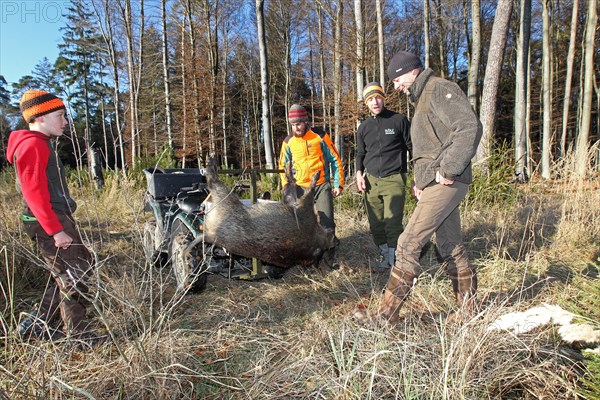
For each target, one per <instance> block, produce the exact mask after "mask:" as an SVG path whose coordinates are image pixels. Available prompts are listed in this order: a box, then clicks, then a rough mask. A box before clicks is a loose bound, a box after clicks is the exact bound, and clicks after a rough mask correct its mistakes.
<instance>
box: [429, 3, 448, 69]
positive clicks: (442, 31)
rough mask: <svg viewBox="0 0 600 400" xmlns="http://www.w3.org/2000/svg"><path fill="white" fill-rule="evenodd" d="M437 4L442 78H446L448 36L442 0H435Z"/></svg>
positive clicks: (436, 12) (436, 14) (436, 17)
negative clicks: (446, 37) (446, 42)
mask: <svg viewBox="0 0 600 400" xmlns="http://www.w3.org/2000/svg"><path fill="white" fill-rule="evenodd" d="M433 2H434V4H435V20H436V24H437V29H438V32H439V36H440V40H439V43H438V48H439V52H440V54H439V59H440V71H439V72H440V76H441V77H442V78H445V77H446V76H447V75H448V67H447V66H446V64H447V63H446V50H445V48H444V38H445V36H446V28H445V26H444V19H443V10H442V2H441V0H433Z"/></svg>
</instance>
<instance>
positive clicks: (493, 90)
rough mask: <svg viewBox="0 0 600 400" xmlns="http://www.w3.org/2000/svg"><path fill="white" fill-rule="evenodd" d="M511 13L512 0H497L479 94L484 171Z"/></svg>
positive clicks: (479, 156)
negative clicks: (480, 94) (481, 88)
mask: <svg viewBox="0 0 600 400" xmlns="http://www.w3.org/2000/svg"><path fill="white" fill-rule="evenodd" d="M511 13H512V0H498V6H497V8H496V17H495V18H494V25H493V26H492V37H491V39H490V49H489V53H488V59H487V65H486V68H485V78H484V81H483V92H482V96H481V113H480V120H481V124H482V125H483V136H482V138H481V142H480V143H479V147H478V148H477V162H478V164H479V167H480V168H481V169H482V170H483V171H486V172H487V171H488V166H489V155H490V149H491V142H492V134H493V133H494V125H495V123H496V107H497V101H498V99H497V98H498V86H499V83H500V71H501V67H502V58H503V56H504V48H505V46H506V38H507V35H508V26H509V21H510V15H511Z"/></svg>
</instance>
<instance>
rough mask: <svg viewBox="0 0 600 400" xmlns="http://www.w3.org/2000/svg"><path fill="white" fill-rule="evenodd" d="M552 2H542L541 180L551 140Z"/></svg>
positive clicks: (546, 174) (547, 170)
mask: <svg viewBox="0 0 600 400" xmlns="http://www.w3.org/2000/svg"><path fill="white" fill-rule="evenodd" d="M551 2H552V0H542V54H543V56H542V103H543V117H542V178H544V179H550V150H551V149H550V146H551V139H552V126H551V123H552V77H551V73H552V72H551V71H550V66H551V62H552V57H551V56H550V53H551V50H550V46H551V44H550V11H551V9H552V3H551Z"/></svg>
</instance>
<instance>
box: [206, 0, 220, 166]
mask: <svg viewBox="0 0 600 400" xmlns="http://www.w3.org/2000/svg"><path fill="white" fill-rule="evenodd" d="M211 8H212V7H211V4H210V2H209V1H208V0H205V1H204V23H205V25H206V41H207V45H208V61H209V65H210V88H209V91H210V93H209V95H208V108H209V112H208V119H209V125H208V143H209V149H210V150H209V153H210V154H211V156H213V157H214V156H215V155H216V143H215V107H216V99H217V77H218V74H219V59H218V55H219V50H218V42H219V39H218V36H217V33H218V30H217V27H218V25H219V22H218V7H215V11H214V28H213V24H212V15H213V12H212V9H211ZM213 29H214V31H213Z"/></svg>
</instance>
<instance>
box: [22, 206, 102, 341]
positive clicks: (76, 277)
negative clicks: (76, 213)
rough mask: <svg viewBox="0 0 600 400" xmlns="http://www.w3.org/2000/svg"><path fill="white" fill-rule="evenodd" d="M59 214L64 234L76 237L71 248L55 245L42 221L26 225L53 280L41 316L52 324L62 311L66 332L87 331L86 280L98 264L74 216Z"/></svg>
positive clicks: (47, 289) (40, 310)
mask: <svg viewBox="0 0 600 400" xmlns="http://www.w3.org/2000/svg"><path fill="white" fill-rule="evenodd" d="M57 215H58V217H59V220H60V222H61V223H62V225H63V230H64V232H65V233H66V234H68V235H69V236H71V237H72V238H73V243H72V244H71V245H70V246H69V247H68V248H67V249H62V248H57V247H56V246H54V238H53V237H52V236H49V235H48V234H47V233H46V232H45V231H44V229H42V227H41V225H40V224H39V222H37V221H30V222H24V224H25V231H26V232H27V235H28V236H29V237H30V238H31V239H33V240H34V241H35V242H36V243H37V246H38V249H39V251H40V252H41V254H42V256H43V257H44V261H45V262H46V267H47V270H48V271H49V272H50V275H51V276H52V278H53V281H52V282H50V283H49V284H48V287H47V288H46V291H45V293H44V296H43V298H42V301H41V303H40V306H39V310H38V316H39V317H40V318H43V319H44V320H45V321H47V322H48V323H52V322H53V321H54V320H56V319H57V317H58V315H57V314H58V312H59V311H60V318H61V319H62V322H63V329H64V330H65V331H71V330H73V331H80V330H82V329H85V325H86V315H85V308H86V301H85V298H84V294H85V293H87V291H88V288H87V285H86V278H87V277H88V276H89V275H90V273H91V271H92V269H93V266H94V263H93V258H92V255H91V254H90V252H89V251H88V249H87V248H86V247H85V245H84V244H83V242H82V240H81V235H80V234H79V231H78V230H77V227H76V225H75V221H74V220H73V217H71V216H70V215H65V214H57Z"/></svg>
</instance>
